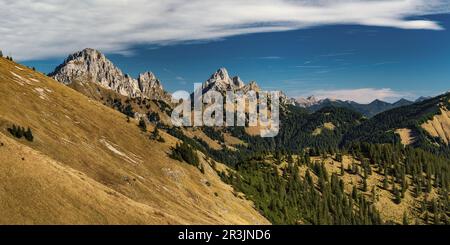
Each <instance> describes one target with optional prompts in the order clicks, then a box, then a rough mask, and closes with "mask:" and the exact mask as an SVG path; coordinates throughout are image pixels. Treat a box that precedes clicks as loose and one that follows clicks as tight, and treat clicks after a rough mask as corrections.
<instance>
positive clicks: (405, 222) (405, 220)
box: [403, 211, 409, 225]
mask: <svg viewBox="0 0 450 245" xmlns="http://www.w3.org/2000/svg"><path fill="white" fill-rule="evenodd" d="M403 225H409V222H408V216H407V214H406V211H405V212H403Z"/></svg>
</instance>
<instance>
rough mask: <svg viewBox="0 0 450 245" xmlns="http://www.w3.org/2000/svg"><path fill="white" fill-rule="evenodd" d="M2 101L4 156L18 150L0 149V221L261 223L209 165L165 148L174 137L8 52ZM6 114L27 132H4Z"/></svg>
mask: <svg viewBox="0 0 450 245" xmlns="http://www.w3.org/2000/svg"><path fill="white" fill-rule="evenodd" d="M0 104H1V106H0V133H2V140H4V141H5V143H6V144H7V145H8V148H5V149H2V150H1V151H4V152H2V157H3V158H6V157H9V156H19V157H15V158H11V159H10V160H8V161H6V160H4V159H2V167H1V172H2V173H1V174H2V176H3V180H2V182H0V190H1V191H0V193H1V196H2V198H1V202H0V204H1V205H0V210H1V211H0V212H2V215H0V223H27V224H32V223H50V224H53V223H65V224H72V223H90V224H111V223H146V224H166V223H183V224H267V223H268V221H267V220H266V219H265V218H264V217H262V216H261V215H260V214H259V213H258V212H256V211H255V210H254V208H253V206H252V204H251V203H250V202H248V201H245V200H242V199H239V198H236V197H234V195H233V193H232V190H231V187H230V186H228V185H225V184H224V183H223V182H221V181H220V178H219V177H218V176H217V174H215V172H213V171H212V170H211V169H210V168H206V171H207V172H206V174H202V173H200V171H199V170H198V169H197V168H195V167H193V166H190V165H188V164H186V163H181V162H178V161H175V160H173V159H171V158H169V157H168V153H169V152H170V151H171V147H173V146H174V145H175V144H176V142H177V139H175V138H173V137H171V136H170V135H168V134H166V133H164V132H162V131H161V135H162V137H163V138H164V139H165V140H166V142H165V143H160V142H156V141H152V140H150V139H149V137H148V135H149V134H148V133H147V134H144V133H143V132H141V131H140V130H139V128H138V127H137V121H136V120H131V122H129V123H127V120H126V118H125V116H124V115H123V114H121V113H119V112H117V111H115V110H113V109H111V108H108V107H106V106H104V105H102V104H101V103H99V102H96V101H94V100H92V99H89V98H87V97H85V96H83V95H82V94H80V93H78V92H76V91H75V90H73V89H71V88H68V87H66V86H64V85H62V84H60V83H58V82H56V81H54V80H52V79H50V78H48V77H46V76H44V75H42V74H40V73H36V72H33V71H32V70H30V69H28V68H26V67H23V66H20V65H17V64H15V63H13V62H10V61H7V60H6V59H0ZM13 123H15V124H19V125H22V126H29V127H31V128H32V130H33V134H34V136H35V141H34V142H32V143H29V142H26V141H23V140H16V139H11V138H9V139H8V138H5V137H6V136H7V137H10V134H9V133H8V132H7V131H6V128H7V127H9V126H11V125H12V124H13ZM149 130H152V127H151V126H149ZM19 143H20V144H19ZM21 145H23V146H21ZM4 147H5V146H4ZM20 157H24V158H25V161H22V160H21V158H20ZM8 159H9V158H8ZM28 159H29V160H28ZM30 161H31V163H30ZM4 165H5V166H4ZM17 166H21V168H22V169H20V168H17ZM11 169H16V170H15V171H12V170H11ZM28 171H30V172H29V173H28ZM78 173H80V174H79V176H80V177H78ZM81 177H83V179H84V180H83V179H81ZM5 178H6V180H5ZM28 179H30V180H29V181H28ZM205 181H208V183H210V184H206V182H205ZM106 191H108V192H109V193H112V194H108V193H106ZM33 192H35V193H38V194H39V195H36V196H33V195H32V193H33ZM24 193H26V194H24ZM105 193H106V194H105ZM215 193H217V194H215ZM117 200H119V202H121V203H115V202H116V201H117ZM134 206H136V207H138V208H136V210H128V209H129V207H134ZM11 207H14V208H11ZM5 210H7V211H8V212H6V211H5ZM66 215H67V218H66Z"/></svg>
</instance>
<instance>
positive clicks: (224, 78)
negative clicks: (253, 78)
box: [203, 68, 244, 93]
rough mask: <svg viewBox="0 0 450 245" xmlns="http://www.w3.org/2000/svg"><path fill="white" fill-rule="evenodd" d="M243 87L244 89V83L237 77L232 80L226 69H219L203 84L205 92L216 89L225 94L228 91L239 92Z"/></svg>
mask: <svg viewBox="0 0 450 245" xmlns="http://www.w3.org/2000/svg"><path fill="white" fill-rule="evenodd" d="M242 87H244V82H243V81H242V80H241V79H240V78H239V77H237V76H236V77H233V78H231V77H230V76H229V75H228V71H227V69H225V68H220V69H218V70H217V71H216V72H215V73H214V74H212V75H211V77H210V78H209V79H208V80H207V81H206V82H205V83H204V84H203V90H211V89H214V90H216V91H218V92H221V93H225V92H226V91H227V90H233V91H235V90H239V89H241V88H242Z"/></svg>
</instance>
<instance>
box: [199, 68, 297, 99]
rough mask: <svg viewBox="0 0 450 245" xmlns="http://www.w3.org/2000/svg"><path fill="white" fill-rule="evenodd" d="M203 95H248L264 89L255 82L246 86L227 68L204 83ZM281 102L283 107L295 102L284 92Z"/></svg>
mask: <svg viewBox="0 0 450 245" xmlns="http://www.w3.org/2000/svg"><path fill="white" fill-rule="evenodd" d="M202 90H203V94H204V93H206V92H208V91H210V90H213V91H217V92H220V93H221V94H225V93H226V92H227V91H233V92H236V91H242V92H243V93H247V92H248V91H255V92H257V93H259V92H261V91H262V89H261V88H260V87H259V85H258V84H257V83H256V82H255V81H251V82H249V83H248V84H245V83H244V82H243V81H242V80H241V79H240V78H239V77H238V76H235V77H230V76H229V75H228V71H227V69H225V68H220V69H219V70H217V71H216V72H215V73H214V74H212V75H211V77H210V78H209V79H208V80H207V81H206V82H205V83H203V86H202ZM280 102H281V104H283V105H288V104H289V105H294V104H295V100H294V99H291V98H289V97H287V96H286V95H285V94H284V93H283V92H281V93H280Z"/></svg>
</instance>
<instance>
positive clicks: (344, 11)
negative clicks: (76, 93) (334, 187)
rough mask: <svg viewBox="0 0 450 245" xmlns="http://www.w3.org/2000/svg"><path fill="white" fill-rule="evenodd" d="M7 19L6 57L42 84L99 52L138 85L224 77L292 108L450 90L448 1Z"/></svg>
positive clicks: (29, 11) (171, 4) (34, 10)
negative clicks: (281, 97)
mask: <svg viewBox="0 0 450 245" xmlns="http://www.w3.org/2000/svg"><path fill="white" fill-rule="evenodd" d="M0 8H1V9H9V10H11V11H8V12H5V13H4V14H3V16H2V20H3V21H2V23H1V24H0V36H1V37H2V38H1V39H0V48H1V49H2V50H3V53H4V54H5V55H12V56H14V58H15V59H16V60H19V61H20V62H22V63H24V64H25V65H29V66H35V67H36V68H37V69H38V70H41V71H43V72H50V71H51V70H53V68H54V67H55V66H57V65H58V64H59V63H61V62H62V61H63V60H64V58H65V57H67V55H68V54H70V53H73V52H76V51H78V50H81V49H83V48H86V47H90V48H95V49H98V50H100V51H102V52H103V53H105V54H106V55H107V56H108V58H110V59H111V60H112V61H113V62H114V63H115V64H116V65H117V66H118V67H119V68H120V69H122V70H123V71H124V72H126V73H129V74H131V75H132V76H135V77H136V76H137V74H138V73H140V72H144V71H147V70H150V71H153V72H154V73H155V74H156V75H157V77H159V78H160V80H162V82H163V85H164V86H165V88H166V89H167V90H168V91H169V92H173V91H175V90H180V89H183V90H192V84H193V83H194V82H203V81H205V80H206V79H207V78H208V77H209V76H210V75H211V74H212V73H213V72H214V71H215V70H217V69H218V68H220V67H226V68H227V69H228V71H229V73H230V74H231V75H238V76H240V77H241V78H242V79H243V80H244V81H245V82H249V81H251V80H256V81H257V82H258V84H260V86H261V87H263V88H264V89H268V90H274V89H276V90H283V91H284V92H286V93H287V94H288V95H289V96H292V97H299V96H307V95H316V96H318V97H321V98H323V97H331V98H338V99H350V100H355V101H358V102H363V103H366V102H370V101H371V100H373V99H376V98H378V99H383V100H386V101H395V100H397V99H399V98H401V97H405V98H408V99H414V98H416V97H418V96H421V95H436V94H439V93H442V92H445V91H447V90H448V89H449V86H448V84H450V83H449V80H450V69H449V68H450V44H449V43H450V33H449V30H450V15H449V13H450V2H449V1H448V0H392V1H384V0H340V1H331V0H318V1H309V0H248V1H239V0H223V1H220V2H215V1H214V3H213V1H209V0H195V1H184V0H168V1H163V0H152V1H148V0H135V1H132V2H130V1H126V0H109V1H100V0H99V1H89V2H84V1H76V0H68V1H65V2H62V3H56V2H54V1H52V0H38V1H31V0H19V1H2V2H0ZM124 9H126V10H127V11H123V10H124ZM149 13H151V14H149ZM49 16H51V17H52V18H49ZM18 30H20V31H18Z"/></svg>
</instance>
